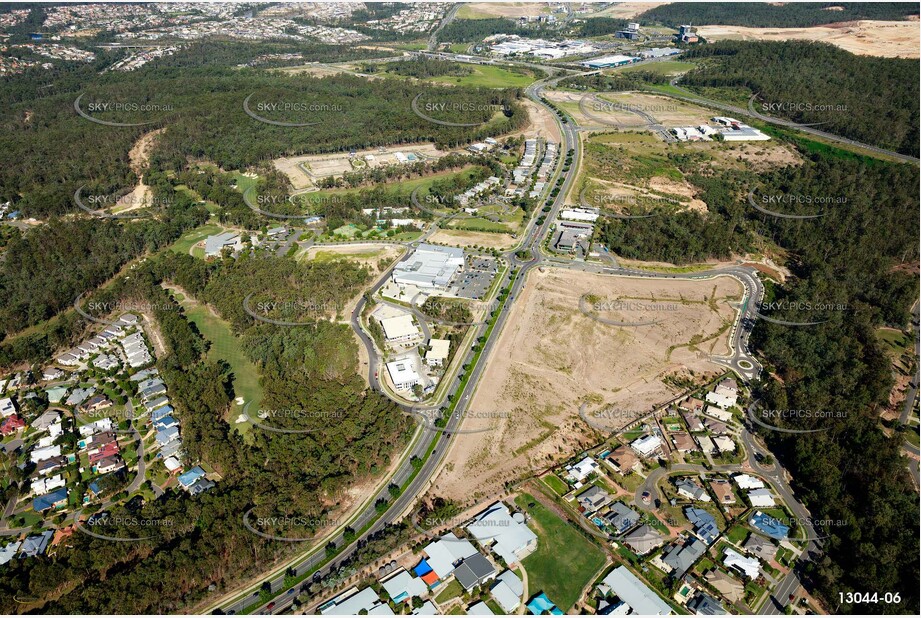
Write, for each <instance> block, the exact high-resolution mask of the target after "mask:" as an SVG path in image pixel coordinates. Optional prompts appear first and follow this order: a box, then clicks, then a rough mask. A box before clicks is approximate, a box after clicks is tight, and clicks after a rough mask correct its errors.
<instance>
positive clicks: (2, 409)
mask: <svg viewBox="0 0 921 618" xmlns="http://www.w3.org/2000/svg"><path fill="white" fill-rule="evenodd" d="M14 414H16V404H14V403H13V400H12V399H10V398H9V397H5V398H3V399H0V416H3V417H7V416H13V415H14Z"/></svg>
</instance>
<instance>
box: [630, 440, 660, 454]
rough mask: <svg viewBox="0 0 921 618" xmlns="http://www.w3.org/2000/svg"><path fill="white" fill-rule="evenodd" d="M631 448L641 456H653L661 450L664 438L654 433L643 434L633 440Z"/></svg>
mask: <svg viewBox="0 0 921 618" xmlns="http://www.w3.org/2000/svg"><path fill="white" fill-rule="evenodd" d="M630 448H632V449H633V450H634V451H636V452H637V453H638V454H639V455H640V456H641V457H647V458H648V457H652V456H653V455H655V454H658V453H660V452H661V448H662V439H661V438H659V436H654V435H648V436H643V437H642V438H638V439H636V440H634V441H633V442H631V443H630Z"/></svg>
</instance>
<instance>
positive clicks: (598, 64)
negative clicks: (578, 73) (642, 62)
mask: <svg viewBox="0 0 921 618" xmlns="http://www.w3.org/2000/svg"><path fill="white" fill-rule="evenodd" d="M638 60H639V58H636V57H634V56H622V55H620V54H614V55H613V56H601V57H600V58H592V59H591V60H586V61H585V62H581V63H580V64H581V65H582V66H584V67H586V68H589V69H608V68H611V67H622V66H626V65H628V64H633V63H634V62H636V61H638Z"/></svg>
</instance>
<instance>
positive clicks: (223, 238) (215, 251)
mask: <svg viewBox="0 0 921 618" xmlns="http://www.w3.org/2000/svg"><path fill="white" fill-rule="evenodd" d="M242 247H243V241H242V239H241V238H240V235H239V234H237V233H236V232H224V233H223V234H215V235H213V236H209V237H208V238H206V239H205V257H218V256H220V255H221V251H223V250H224V249H225V248H229V249H231V250H232V251H239V250H240V249H241V248H242Z"/></svg>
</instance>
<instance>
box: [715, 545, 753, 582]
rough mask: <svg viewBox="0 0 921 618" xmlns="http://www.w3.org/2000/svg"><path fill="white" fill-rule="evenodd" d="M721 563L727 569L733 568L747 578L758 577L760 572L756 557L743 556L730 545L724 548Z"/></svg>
mask: <svg viewBox="0 0 921 618" xmlns="http://www.w3.org/2000/svg"><path fill="white" fill-rule="evenodd" d="M723 564H725V565H726V568H728V569H735V570H737V571H738V572H740V573H742V574H743V575H745V576H746V577H747V578H749V579H758V576H759V575H760V574H761V563H759V562H758V559H757V558H752V557H749V556H743V555H742V554H740V553H739V552H737V551H736V550H734V549H732V548H731V547H727V548H725V554H724V557H723Z"/></svg>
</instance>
